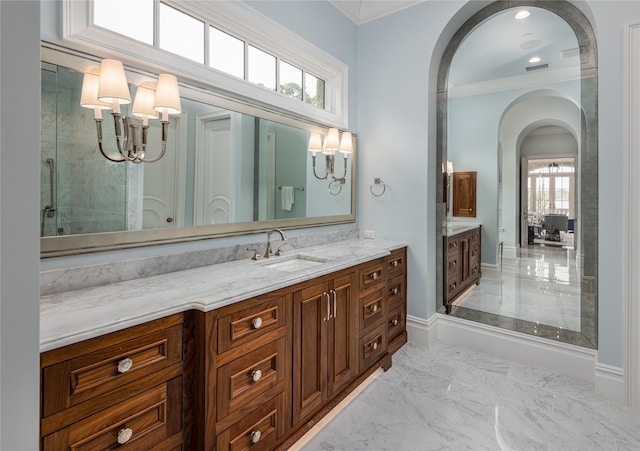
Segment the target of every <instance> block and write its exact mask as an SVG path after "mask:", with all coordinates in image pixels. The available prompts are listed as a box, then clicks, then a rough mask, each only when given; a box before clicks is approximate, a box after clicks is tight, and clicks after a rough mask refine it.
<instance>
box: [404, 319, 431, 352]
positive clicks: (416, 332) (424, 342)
mask: <svg viewBox="0 0 640 451" xmlns="http://www.w3.org/2000/svg"><path fill="white" fill-rule="evenodd" d="M437 320H438V317H437V315H432V316H431V317H430V318H429V319H423V318H418V317H417V316H411V315H407V335H408V340H409V341H410V342H411V343H415V344H417V345H420V346H429V345H430V344H433V343H435V342H436V340H437V339H438V330H437Z"/></svg>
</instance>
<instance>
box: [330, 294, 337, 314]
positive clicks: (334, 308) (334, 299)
mask: <svg viewBox="0 0 640 451" xmlns="http://www.w3.org/2000/svg"><path fill="white" fill-rule="evenodd" d="M331 295H332V296H333V319H336V318H337V317H338V300H337V297H336V290H331Z"/></svg>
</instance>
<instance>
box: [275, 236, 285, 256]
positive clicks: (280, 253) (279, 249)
mask: <svg viewBox="0 0 640 451" xmlns="http://www.w3.org/2000/svg"><path fill="white" fill-rule="evenodd" d="M285 244H289V242H288V241H287V239H286V238H285V239H284V240H282V243H280V246H278V249H276V253H275V254H273V255H278V256H280V255H282V246H284V245H285Z"/></svg>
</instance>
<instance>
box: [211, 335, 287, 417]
mask: <svg viewBox="0 0 640 451" xmlns="http://www.w3.org/2000/svg"><path fill="white" fill-rule="evenodd" d="M285 353H286V342H285V338H284V337H282V338H280V339H278V340H276V341H273V342H271V343H269V344H267V345H264V346H262V347H260V348H258V349H256V350H255V351H252V352H250V353H248V354H246V355H244V356H242V357H240V358H238V359H236V360H233V361H232V362H230V363H228V364H226V365H224V366H221V367H220V368H218V379H217V400H216V403H217V407H218V412H217V417H218V421H220V420H222V419H224V418H225V417H226V416H228V415H229V414H231V413H233V412H235V411H237V410H238V409H240V408H243V409H244V410H250V409H251V408H253V407H255V406H257V405H259V404H260V403H261V402H263V401H264V399H261V398H260V395H263V394H264V393H266V392H267V391H269V390H270V389H273V388H274V387H276V388H275V390H282V388H283V386H284V381H285V377H286V370H285Z"/></svg>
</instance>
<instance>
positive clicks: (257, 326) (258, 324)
mask: <svg viewBox="0 0 640 451" xmlns="http://www.w3.org/2000/svg"><path fill="white" fill-rule="evenodd" d="M251 325H252V326H253V328H254V329H260V327H261V326H262V318H260V317H259V316H258V317H257V318H253V320H252V321H251Z"/></svg>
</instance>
